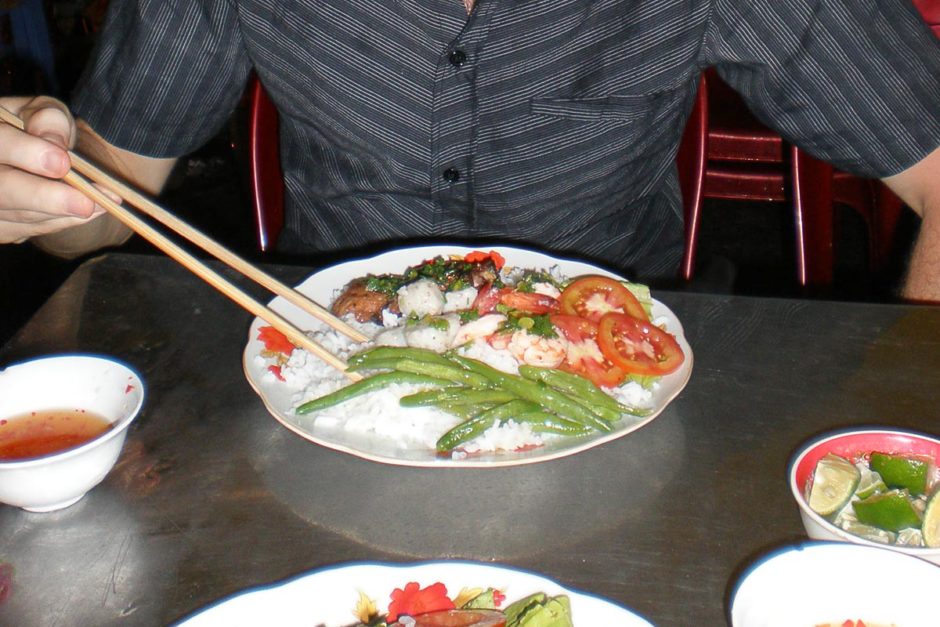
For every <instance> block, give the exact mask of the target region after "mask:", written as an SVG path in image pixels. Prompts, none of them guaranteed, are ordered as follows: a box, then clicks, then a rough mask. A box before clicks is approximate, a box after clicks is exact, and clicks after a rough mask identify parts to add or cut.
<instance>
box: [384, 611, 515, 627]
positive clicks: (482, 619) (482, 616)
mask: <svg viewBox="0 0 940 627" xmlns="http://www.w3.org/2000/svg"><path fill="white" fill-rule="evenodd" d="M412 618H414V621H415V622H414V625H415V627H503V626H504V625H505V624H506V616H505V615H504V614H503V613H502V612H499V611H496V610H445V611H443V612H431V613H429V614H421V615H420V616H413V617H412ZM398 625H399V623H393V624H392V625H390V626H389V627H396V626H398Z"/></svg>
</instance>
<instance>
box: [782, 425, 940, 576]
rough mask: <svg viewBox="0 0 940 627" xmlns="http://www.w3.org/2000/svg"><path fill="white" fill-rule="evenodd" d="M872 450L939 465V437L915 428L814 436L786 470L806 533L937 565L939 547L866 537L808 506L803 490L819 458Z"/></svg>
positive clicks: (814, 536)
mask: <svg viewBox="0 0 940 627" xmlns="http://www.w3.org/2000/svg"><path fill="white" fill-rule="evenodd" d="M872 451H879V452H882V453H900V454H905V453H906V454H915V455H920V456H925V457H929V458H930V459H932V460H933V462H934V464H937V465H940V440H938V439H936V438H934V437H932V436H929V435H926V434H923V433H918V432H915V431H903V430H900V429H856V430H847V431H839V432H836V433H831V434H828V435H825V436H822V437H820V438H817V439H814V440H813V441H811V442H809V443H808V444H806V445H804V446H802V447H801V448H800V450H799V451H798V452H797V453H796V454H795V455H794V456H793V458H792V460H791V461H790V470H789V481H790V492H791V493H792V494H793V498H794V499H795V500H796V503H797V505H798V506H799V508H800V517H801V518H802V520H803V526H804V527H805V528H806V533H807V535H809V537H810V538H813V539H815V540H837V541H841V542H851V543H853V544H860V545H865V546H871V547H880V548H888V549H890V550H892V551H898V552H900V553H907V554H909V555H913V556H916V557H920V558H923V559H927V560H930V561H932V562H934V563H935V564H940V548H926V547H905V546H894V545H886V544H881V543H878V542H874V541H871V540H866V539H865V538H862V537H859V536H856V535H854V534H851V533H849V532H847V531H844V530H843V529H840V528H839V527H837V526H835V525H833V524H832V523H831V522H829V521H828V520H826V519H825V518H824V517H822V516H820V515H819V514H817V513H816V512H814V511H813V510H812V509H810V507H809V503H808V502H807V500H806V497H805V496H804V494H805V493H804V491H805V488H806V485H807V483H808V482H809V480H810V478H811V477H812V476H813V472H814V470H815V468H816V464H817V462H818V461H819V460H820V459H821V458H822V457H824V456H825V455H826V454H827V453H834V454H836V455H840V456H842V457H845V458H847V459H854V458H856V457H858V456H860V455H863V454H867V453H870V452H872Z"/></svg>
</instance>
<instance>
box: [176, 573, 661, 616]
mask: <svg viewBox="0 0 940 627" xmlns="http://www.w3.org/2000/svg"><path fill="white" fill-rule="evenodd" d="M215 625H225V626H226V627H237V626H238V625H282V626H289V625H316V626H317V627H372V626H375V627H378V626H379V625H382V626H388V627H399V626H405V625H410V626H412V627H439V626H443V625H449V626H451V627H520V626H522V625H541V626H543V627H580V626H582V625H584V626H592V627H596V626H597V625H618V626H622V627H646V626H649V625H651V623H649V622H648V621H646V620H645V619H644V618H642V617H640V616H639V615H638V614H635V613H634V612H632V611H630V610H628V609H626V608H624V607H621V606H619V605H616V604H614V603H612V602H610V601H607V600H604V599H602V598H600V597H596V596H593V595H590V594H586V593H584V592H579V591H574V590H569V589H566V588H564V587H562V586H561V585H559V584H558V583H556V582H555V581H552V580H551V579H548V578H545V577H542V576H540V575H537V574H534V573H530V572H527V571H523V570H517V569H513V568H506V567H502V566H494V565H490V564H480V563H475V562H459V561H447V562H422V563H414V564H382V563H353V564H342V565H339V566H335V567H331V568H325V569H323V570H318V571H315V572H312V573H308V574H306V575H302V576H300V577H298V578H296V579H292V580H290V581H287V582H285V583H278V584H275V585H273V586H268V587H262V588H255V589H252V590H248V591H246V592H243V593H241V594H237V595H235V596H233V597H230V598H228V599H225V600H223V601H221V602H219V603H217V604H215V605H213V606H211V607H209V608H207V609H205V610H203V611H201V612H199V613H198V614H196V615H194V616H192V617H191V618H188V619H186V620H184V621H183V622H182V623H180V627H214V626H215Z"/></svg>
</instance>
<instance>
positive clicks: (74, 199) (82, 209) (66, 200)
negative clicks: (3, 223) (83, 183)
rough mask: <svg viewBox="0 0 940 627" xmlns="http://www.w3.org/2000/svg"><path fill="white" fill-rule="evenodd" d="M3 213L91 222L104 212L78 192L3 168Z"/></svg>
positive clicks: (0, 199)
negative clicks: (34, 213) (36, 214)
mask: <svg viewBox="0 0 940 627" xmlns="http://www.w3.org/2000/svg"><path fill="white" fill-rule="evenodd" d="M0 189H2V190H4V193H3V194H0V210H7V211H9V210H27V211H34V212H38V213H43V214H46V215H47V216H48V217H49V218H61V217H66V216H76V217H79V218H88V217H90V216H92V215H94V214H96V213H101V212H102V211H103V209H102V208H101V207H97V205H95V203H94V202H93V201H92V200H91V199H90V198H87V197H86V196H85V195H84V194H82V193H81V192H79V191H78V190H76V189H73V188H72V187H70V186H68V185H66V184H65V183H62V182H61V181H54V180H50V179H46V178H42V177H38V176H34V175H32V174H29V173H28V172H24V171H22V170H17V169H15V168H10V167H0Z"/></svg>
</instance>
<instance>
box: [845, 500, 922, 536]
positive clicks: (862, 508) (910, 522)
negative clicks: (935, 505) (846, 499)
mask: <svg viewBox="0 0 940 627" xmlns="http://www.w3.org/2000/svg"><path fill="white" fill-rule="evenodd" d="M852 507H853V508H854V509H855V515H856V516H857V517H858V521H859V522H861V523H865V524H866V525H873V526H875V527H878V528H879V529H884V530H885V531H900V530H901V529H906V528H907V527H920V526H921V517H920V514H919V513H918V512H917V510H916V509H915V508H914V504H913V502H912V501H911V496H910V494H909V493H908V492H907V490H890V491H888V492H883V493H881V494H875V495H874V496H870V497H868V498H867V499H865V500H864V501H855V502H854V503H852Z"/></svg>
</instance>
